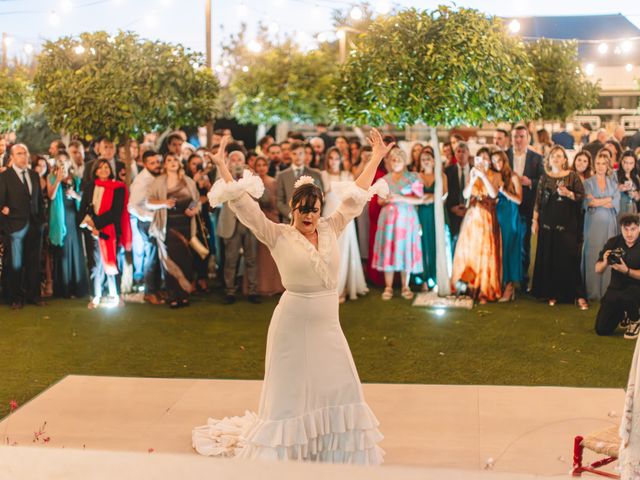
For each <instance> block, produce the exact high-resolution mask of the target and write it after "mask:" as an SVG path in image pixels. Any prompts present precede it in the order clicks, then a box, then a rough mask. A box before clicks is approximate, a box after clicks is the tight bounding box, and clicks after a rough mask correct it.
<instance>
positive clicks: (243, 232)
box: [216, 150, 260, 305]
mask: <svg viewBox="0 0 640 480" xmlns="http://www.w3.org/2000/svg"><path fill="white" fill-rule="evenodd" d="M244 169H245V157H244V153H242V152H241V151H239V150H235V151H233V152H231V153H230V154H229V170H230V171H231V174H232V175H233V177H234V179H236V180H237V179H239V178H241V177H242V173H243V171H244ZM216 231H217V233H218V235H219V236H220V238H222V239H223V241H224V287H225V297H224V303H225V304H226V305H230V304H232V303H235V301H236V291H237V289H238V287H237V285H236V280H237V272H238V263H239V260H240V249H242V252H243V255H244V266H245V270H244V274H245V275H246V276H247V280H248V282H249V298H248V300H249V302H250V303H260V297H259V296H258V295H257V293H256V288H257V277H256V255H257V249H258V240H257V239H256V237H255V236H254V235H253V233H251V230H249V229H248V228H247V227H245V226H244V225H243V224H242V223H240V222H239V221H238V219H237V217H236V215H235V213H233V211H232V210H231V209H230V208H229V205H227V204H226V203H225V204H223V205H222V210H221V211H220V217H219V219H218V228H217V230H216Z"/></svg>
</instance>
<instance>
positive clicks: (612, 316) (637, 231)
mask: <svg viewBox="0 0 640 480" xmlns="http://www.w3.org/2000/svg"><path fill="white" fill-rule="evenodd" d="M620 229H621V230H622V233H621V234H620V235H616V236H615V237H612V238H610V239H609V240H607V243H606V244H605V246H604V248H603V249H602V251H601V252H600V256H599V260H598V261H597V262H596V273H603V272H604V271H606V269H607V268H611V282H610V283H609V287H608V288H607V291H606V293H605V294H604V297H602V300H601V301H600V310H598V316H597V318H596V333H597V334H598V335H611V334H612V333H613V332H614V330H615V329H616V328H617V327H618V324H620V323H623V325H624V324H627V330H626V332H625V334H624V338H628V339H635V338H637V337H638V333H640V319H639V317H640V316H639V314H638V307H639V306H640V242H638V237H639V236H640V218H639V217H638V215H637V214H635V213H629V214H626V215H622V216H621V217H620Z"/></svg>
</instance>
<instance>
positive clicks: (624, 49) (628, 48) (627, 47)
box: [620, 40, 633, 53]
mask: <svg viewBox="0 0 640 480" xmlns="http://www.w3.org/2000/svg"><path fill="white" fill-rule="evenodd" d="M620 48H621V49H622V52H623V53H629V52H630V51H631V49H632V48H633V44H632V43H631V40H625V41H624V42H622V43H621V44H620Z"/></svg>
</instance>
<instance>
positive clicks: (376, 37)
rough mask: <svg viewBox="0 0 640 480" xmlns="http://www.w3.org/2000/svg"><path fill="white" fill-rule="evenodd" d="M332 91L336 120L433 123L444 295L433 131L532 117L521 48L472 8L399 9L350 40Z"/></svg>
mask: <svg viewBox="0 0 640 480" xmlns="http://www.w3.org/2000/svg"><path fill="white" fill-rule="evenodd" d="M335 92H336V95H335V99H334V102H335V108H336V113H337V116H338V118H339V119H340V120H341V121H342V122H345V123H347V124H369V125H375V126H377V125H384V124H395V125H399V126H406V125H413V124H416V123H424V124H427V125H429V126H431V140H432V142H436V144H435V145H434V151H435V152H436V172H435V173H436V184H435V188H436V191H435V195H434V201H435V215H436V246H437V254H436V255H437V263H438V265H437V277H438V292H439V294H440V295H446V294H448V293H449V292H450V285H449V279H448V274H447V271H446V268H447V267H446V257H445V250H444V210H443V205H442V181H441V174H442V159H441V158H440V154H439V148H438V145H437V136H436V129H435V127H436V126H455V125H480V124H482V123H483V122H486V121H503V120H508V121H516V120H523V119H529V118H537V117H538V112H539V111H540V100H541V93H540V91H539V89H538V86H537V84H536V82H535V72H534V71H533V67H532V65H531V63H530V62H529V59H528V56H527V52H526V50H525V47H524V46H523V45H522V44H521V43H520V42H519V40H517V39H516V38H514V37H512V36H510V35H509V34H508V33H507V32H506V30H505V26H504V24H503V22H502V21H501V20H500V19H498V18H495V17H488V16H486V15H484V14H483V13H481V12H479V11H477V10H473V9H468V8H458V9H456V8H451V7H445V6H441V7H438V8H437V9H435V10H433V11H422V10H416V9H408V10H403V11H401V12H399V13H397V14H396V15H392V16H381V17H378V18H376V20H375V21H374V22H373V23H372V24H371V25H370V27H369V28H368V30H367V31H366V33H364V34H362V35H359V36H358V37H357V38H356V40H355V48H354V49H353V50H352V51H351V52H350V54H349V56H348V58H347V61H346V62H345V64H344V65H343V66H342V68H341V71H340V75H339V79H338V84H337V85H336V89H335Z"/></svg>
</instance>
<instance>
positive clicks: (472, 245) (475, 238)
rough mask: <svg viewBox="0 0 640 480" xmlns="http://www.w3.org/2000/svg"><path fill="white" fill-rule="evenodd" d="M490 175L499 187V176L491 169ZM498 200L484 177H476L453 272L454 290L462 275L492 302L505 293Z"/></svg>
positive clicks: (479, 295) (474, 290)
mask: <svg viewBox="0 0 640 480" xmlns="http://www.w3.org/2000/svg"><path fill="white" fill-rule="evenodd" d="M487 177H488V178H489V180H490V181H491V183H492V184H493V185H494V186H495V188H496V190H497V189H498V187H499V185H500V181H501V180H500V176H499V175H498V174H496V173H495V172H492V171H489V172H487ZM496 203H497V199H495V198H491V197H490V196H489V195H488V194H487V189H486V187H485V186H484V183H482V180H481V179H479V178H478V179H476V181H475V183H474V184H473V187H472V189H471V198H470V201H469V209H468V210H467V213H466V215H465V216H464V219H463V220H462V226H461V227H460V236H459V237H458V244H457V246H456V251H455V255H454V256H453V274H452V275H451V283H452V284H453V288H454V290H455V285H456V282H457V281H458V280H460V279H462V280H463V281H465V282H466V283H467V284H468V285H469V287H470V288H471V290H472V295H473V296H474V297H475V298H481V299H485V300H487V301H490V302H491V301H495V300H497V299H499V298H500V297H501V296H502V255H501V253H502V242H501V237H500V225H499V224H498V217H497V215H496Z"/></svg>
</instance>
